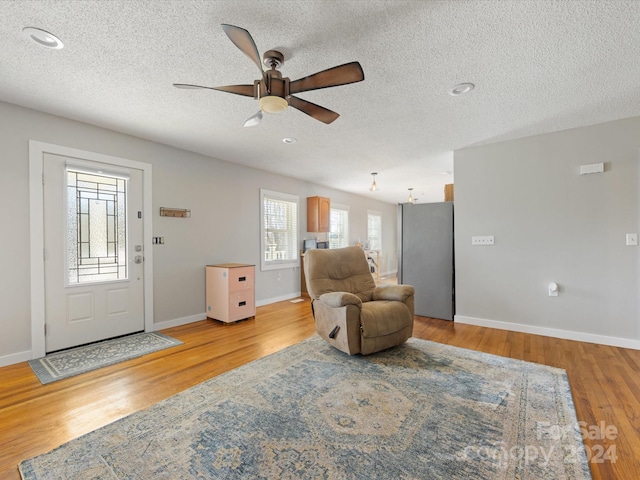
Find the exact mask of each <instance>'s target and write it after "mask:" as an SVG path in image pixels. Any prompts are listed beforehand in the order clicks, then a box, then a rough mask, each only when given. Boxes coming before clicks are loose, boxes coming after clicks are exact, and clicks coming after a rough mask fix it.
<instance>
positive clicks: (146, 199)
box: [29, 140, 154, 359]
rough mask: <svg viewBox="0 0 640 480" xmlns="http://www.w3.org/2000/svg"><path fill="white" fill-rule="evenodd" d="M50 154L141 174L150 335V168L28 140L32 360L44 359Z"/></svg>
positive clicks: (146, 315) (146, 320) (146, 322)
mask: <svg viewBox="0 0 640 480" xmlns="http://www.w3.org/2000/svg"><path fill="white" fill-rule="evenodd" d="M45 153H50V154H54V155H61V156H66V157H72V158H78V159H82V160H89V161H94V162H100V163H108V164H112V165H117V166H120V167H126V168H134V169H137V170H142V201H143V207H142V208H143V212H142V221H143V232H144V233H143V240H142V245H143V252H144V253H145V255H144V264H143V265H144V289H143V291H144V330H145V332H150V331H153V330H154V328H153V254H152V253H153V252H152V251H151V250H150V248H151V236H152V234H151V232H152V205H151V201H152V198H153V197H152V195H151V188H152V183H151V173H152V172H151V170H152V169H151V164H149V163H143V162H138V161H135V160H128V159H125V158H119V157H113V156H110V155H104V154H101V153H95V152H89V151H86V150H79V149H77V148H71V147H65V146H62V145H55V144H52V143H46V142H41V141H38V140H29V213H30V220H29V226H30V235H29V240H30V259H31V358H32V359H34V358H40V357H44V356H45V354H46V340H45V320H46V308H45V289H44V268H45V267H44V207H43V201H44V179H43V162H44V154H45Z"/></svg>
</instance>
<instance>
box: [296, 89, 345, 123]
mask: <svg viewBox="0 0 640 480" xmlns="http://www.w3.org/2000/svg"><path fill="white" fill-rule="evenodd" d="M289 105H291V106H292V107H293V108H297V109H298V110H300V111H301V112H302V113H306V114H307V115H309V116H310V117H311V118H315V119H316V120H320V121H321V122H323V123H326V124H329V123H331V122H333V121H334V120H335V119H337V118H338V117H339V116H340V114H338V113H336V112H333V111H331V110H329V109H328V108H324V107H321V106H320V105H316V104H315V103H311V102H308V101H307V100H303V99H301V98H298V97H294V96H293V95H291V96H290V97H289Z"/></svg>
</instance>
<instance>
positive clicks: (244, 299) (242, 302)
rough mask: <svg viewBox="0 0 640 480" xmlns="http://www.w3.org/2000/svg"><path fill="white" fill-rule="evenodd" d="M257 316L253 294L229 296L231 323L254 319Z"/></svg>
mask: <svg viewBox="0 0 640 480" xmlns="http://www.w3.org/2000/svg"><path fill="white" fill-rule="evenodd" d="M255 314H256V306H255V300H254V297H253V292H239V293H231V294H230V295H229V321H231V322H233V321H235V320H241V319H243V318H249V317H254V316H255Z"/></svg>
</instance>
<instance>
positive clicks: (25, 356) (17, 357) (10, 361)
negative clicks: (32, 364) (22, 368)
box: [0, 350, 32, 367]
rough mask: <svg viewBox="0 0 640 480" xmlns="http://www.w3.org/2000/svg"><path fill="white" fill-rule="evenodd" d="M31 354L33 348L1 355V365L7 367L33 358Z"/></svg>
mask: <svg viewBox="0 0 640 480" xmlns="http://www.w3.org/2000/svg"><path fill="white" fill-rule="evenodd" d="M31 355H32V353H31V350H27V351H26V352H18V353H11V354H9V355H3V356H2V357H0V367H7V366H9V365H14V364H16V363H21V362H26V361H28V360H31V358H32V357H31Z"/></svg>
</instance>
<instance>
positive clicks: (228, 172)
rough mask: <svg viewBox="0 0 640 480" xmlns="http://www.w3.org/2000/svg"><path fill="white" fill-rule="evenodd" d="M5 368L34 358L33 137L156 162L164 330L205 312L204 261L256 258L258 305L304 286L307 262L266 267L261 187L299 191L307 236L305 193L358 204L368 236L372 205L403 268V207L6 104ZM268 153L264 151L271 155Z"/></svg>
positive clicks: (0, 180) (357, 219)
mask: <svg viewBox="0 0 640 480" xmlns="http://www.w3.org/2000/svg"><path fill="white" fill-rule="evenodd" d="M0 119H1V120H0V123H1V125H2V128H0V202H1V204H2V205H3V213H4V214H3V221H2V234H1V235H0V239H1V240H0V242H1V244H0V247H1V248H0V331H1V332H2V335H0V365H7V364H9V363H14V362H17V361H22V360H25V359H27V358H29V354H30V349H31V331H30V322H31V320H30V315H31V312H30V278H29V268H30V259H29V161H28V160H29V140H39V141H43V142H47V143H53V144H57V145H64V146H67V147H72V148H77V149H81V150H88V151H92V152H97V153H102V154H106V155H112V156H116V157H121V158H127V159H130V160H135V161H140V162H146V163H150V164H152V165H153V212H154V217H153V235H154V236H163V237H164V238H165V244H164V245H155V246H153V247H152V248H153V260H154V279H153V280H154V315H155V319H154V321H155V323H156V324H158V326H160V327H165V326H168V325H172V324H178V323H181V322H184V321H187V320H195V319H200V318H204V310H205V307H204V304H205V293H204V292H205V285H204V266H205V265H206V264H212V263H220V262H245V263H253V264H256V265H257V267H256V302H257V303H258V304H265V303H269V302H272V301H275V300H278V299H285V298H291V297H294V296H296V295H298V294H299V292H300V271H299V269H287V270H282V271H280V273H281V279H280V281H277V280H276V273H277V272H278V271H266V272H260V269H259V265H260V261H259V260H260V223H259V222H260V218H259V214H260V209H259V190H260V188H267V189H269V190H275V191H281V192H285V193H290V194H293V195H298V196H299V197H300V224H301V227H300V232H299V234H300V239H302V238H305V236H306V235H307V233H306V232H305V230H306V197H307V196H312V195H323V196H327V197H330V198H331V199H332V200H333V201H336V202H338V203H341V204H345V205H349V206H350V232H351V235H350V236H351V237H352V238H358V237H361V238H366V236H367V210H368V209H373V210H378V211H380V212H382V213H383V228H384V229H385V233H384V238H383V241H384V245H386V246H388V248H386V247H385V250H386V251H387V252H388V253H387V255H386V256H388V257H389V260H387V262H386V264H387V265H388V266H390V267H391V268H392V269H395V256H396V235H395V229H396V206H395V205H393V204H387V203H382V202H376V201H373V200H370V199H366V198H364V197H359V196H356V195H351V194H347V193H344V192H339V191H335V190H332V189H329V188H325V187H321V186H318V185H314V184H310V183H306V182H302V181H299V180H295V179H291V178H286V177H281V176H276V175H272V174H269V173H266V172H263V171H260V170H256V169H251V168H246V167H242V166H239V165H234V164H231V163H228V162H223V161H220V160H217V159H213V158H210V157H205V156H202V155H198V154H195V153H191V152H187V151H184V150H179V149H175V148H172V147H168V146H166V145H162V144H158V143H154V142H150V141H146V140H142V139H139V138H135V137H131V136H127V135H123V134H120V133H116V132H114V131H110V130H106V129H102V128H98V127H94V126H92V125H88V124H83V123H80V122H75V121H72V120H68V119H65V118H61V117H56V116H52V115H48V114H45V113H41V112H37V111H34V110H28V109H25V108H22V107H18V106H15V105H10V104H7V103H2V102H0ZM268 161H269V158H265V162H268ZM160 207H176V208H189V209H191V218H189V219H176V218H168V217H160V216H159V209H160Z"/></svg>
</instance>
